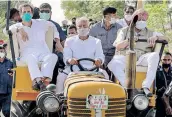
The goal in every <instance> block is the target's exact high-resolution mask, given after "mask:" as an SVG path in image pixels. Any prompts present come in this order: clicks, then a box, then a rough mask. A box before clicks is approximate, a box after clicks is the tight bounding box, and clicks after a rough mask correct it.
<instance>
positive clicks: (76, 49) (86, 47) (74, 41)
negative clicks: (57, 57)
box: [57, 17, 109, 93]
mask: <svg viewBox="0 0 172 117" xmlns="http://www.w3.org/2000/svg"><path fill="white" fill-rule="evenodd" d="M76 26H77V32H78V35H76V36H72V37H70V38H68V39H67V40H66V42H65V46H64V62H65V64H66V65H67V66H66V69H65V70H64V71H63V72H62V73H59V75H58V76H57V93H61V92H63V90H64V82H65V80H66V78H67V74H69V73H70V72H71V70H70V65H77V64H78V61H77V60H78V59H82V58H91V59H93V60H95V63H94V64H95V65H96V66H97V67H100V66H101V65H102V64H103V62H104V54H103V50H102V45H101V41H100V40H99V39H97V38H95V37H92V36H89V30H90V29H89V20H88V19H87V18H84V17H82V18H79V19H78V20H77V22H76ZM81 64H82V65H83V66H84V67H86V68H88V69H89V68H91V67H93V63H91V62H88V61H83V62H82V63H81ZM100 71H101V72H102V73H103V74H104V75H105V78H106V79H109V78H108V75H107V73H106V71H104V70H102V69H100Z"/></svg>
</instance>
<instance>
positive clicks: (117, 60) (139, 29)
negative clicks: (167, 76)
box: [108, 9, 165, 96]
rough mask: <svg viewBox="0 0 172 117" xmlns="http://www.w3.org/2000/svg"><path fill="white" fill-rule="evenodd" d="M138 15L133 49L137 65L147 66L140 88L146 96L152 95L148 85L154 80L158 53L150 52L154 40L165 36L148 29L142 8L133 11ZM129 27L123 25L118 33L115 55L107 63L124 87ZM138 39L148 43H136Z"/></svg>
mask: <svg viewBox="0 0 172 117" xmlns="http://www.w3.org/2000/svg"><path fill="white" fill-rule="evenodd" d="M136 15H138V20H137V22H136V26H135V33H134V35H135V40H136V46H135V51H136V54H137V63H136V65H137V66H145V67H148V70H147V75H146V79H145V80H144V81H143V83H142V88H143V91H144V93H145V94H146V95H147V96H152V93H150V87H151V85H152V83H153V81H154V80H155V76H156V70H157V67H158V63H159V53H156V52H152V49H153V47H154V46H155V42H156V40H164V39H165V37H164V36H163V35H162V34H160V33H157V32H153V31H151V30H149V29H148V28H147V27H146V26H147V25H146V21H147V19H148V13H147V12H146V11H145V10H144V9H139V10H137V11H135V13H134V14H133V16H136ZM129 38H130V36H129V27H125V28H123V29H121V30H120V32H119V33H118V36H117V39H116V41H115V42H114V44H113V45H114V46H115V47H116V50H117V51H116V55H115V56H114V57H113V59H112V61H111V62H110V63H109V64H108V68H109V69H110V70H111V71H112V72H113V74H114V75H115V77H116V78H117V79H118V80H119V82H120V83H121V85H122V86H124V87H125V79H126V78H125V71H124V70H125V64H126V60H125V56H126V50H127V47H128V46H129ZM138 39H146V40H147V42H148V43H145V44H146V45H145V46H144V45H140V44H143V43H137V40H138Z"/></svg>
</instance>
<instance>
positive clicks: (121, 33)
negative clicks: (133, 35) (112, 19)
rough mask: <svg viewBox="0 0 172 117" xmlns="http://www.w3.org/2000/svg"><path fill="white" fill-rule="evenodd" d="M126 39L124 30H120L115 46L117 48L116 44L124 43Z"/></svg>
mask: <svg viewBox="0 0 172 117" xmlns="http://www.w3.org/2000/svg"><path fill="white" fill-rule="evenodd" d="M124 38H125V37H124V32H123V30H122V29H119V32H118V34H117V38H116V40H115V41H114V43H113V46H116V44H118V43H120V42H122V41H124Z"/></svg>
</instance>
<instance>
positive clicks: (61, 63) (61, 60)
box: [51, 52, 65, 84]
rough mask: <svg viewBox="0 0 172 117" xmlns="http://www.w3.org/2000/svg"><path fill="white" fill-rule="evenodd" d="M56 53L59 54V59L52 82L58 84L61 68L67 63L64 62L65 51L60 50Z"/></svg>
mask: <svg viewBox="0 0 172 117" xmlns="http://www.w3.org/2000/svg"><path fill="white" fill-rule="evenodd" d="M55 54H56V55H57V56H58V61H57V63H56V65H55V68H54V72H53V77H52V81H51V84H56V81H57V75H58V71H59V69H64V67H65V64H64V62H63V53H60V52H59V53H55Z"/></svg>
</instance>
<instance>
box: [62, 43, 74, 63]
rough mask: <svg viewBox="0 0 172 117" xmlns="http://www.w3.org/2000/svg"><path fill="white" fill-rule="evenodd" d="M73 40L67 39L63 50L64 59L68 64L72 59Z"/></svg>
mask: <svg viewBox="0 0 172 117" xmlns="http://www.w3.org/2000/svg"><path fill="white" fill-rule="evenodd" d="M70 42H71V40H66V41H65V44H64V50H63V57H64V58H63V60H64V63H65V64H66V65H68V64H69V62H68V61H69V60H70V59H72V58H73V57H72V49H71V43H70Z"/></svg>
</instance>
